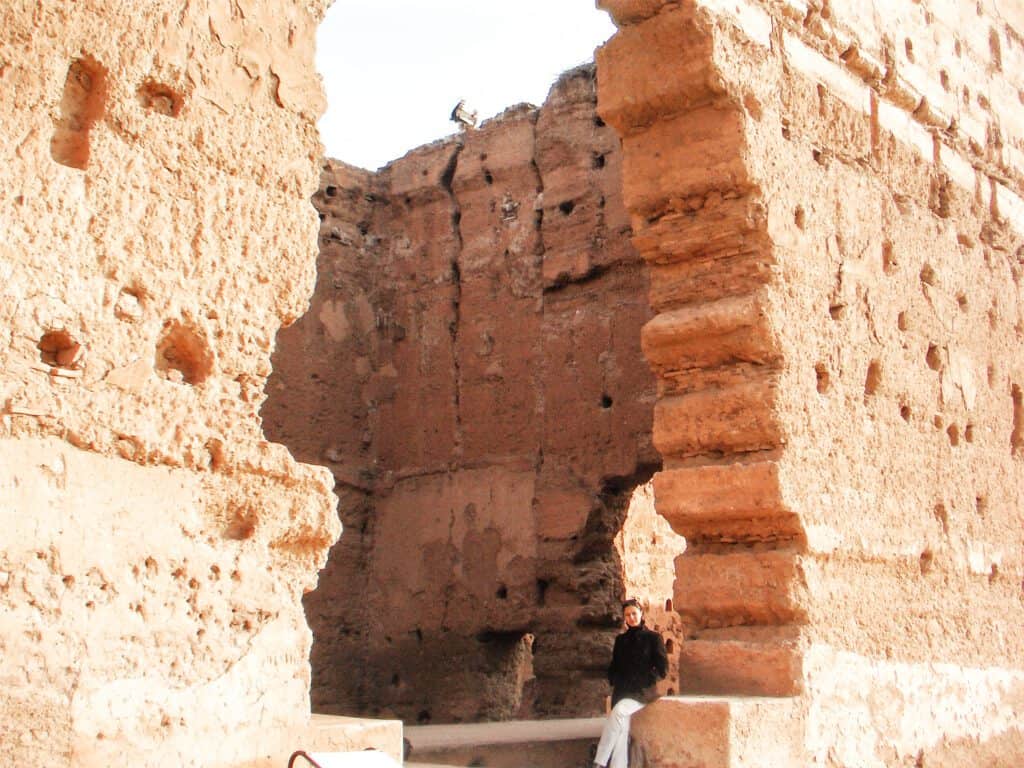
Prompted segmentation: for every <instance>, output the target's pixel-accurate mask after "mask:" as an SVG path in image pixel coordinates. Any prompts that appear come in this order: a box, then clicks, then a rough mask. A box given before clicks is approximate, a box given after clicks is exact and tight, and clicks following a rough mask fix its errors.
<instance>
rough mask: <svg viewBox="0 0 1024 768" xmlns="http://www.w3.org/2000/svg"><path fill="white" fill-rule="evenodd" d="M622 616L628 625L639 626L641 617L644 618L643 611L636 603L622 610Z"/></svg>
mask: <svg viewBox="0 0 1024 768" xmlns="http://www.w3.org/2000/svg"><path fill="white" fill-rule="evenodd" d="M622 618H623V620H625V622H626V626H627V627H639V626H640V619H642V618H643V612H642V611H641V610H640V609H639V608H637V607H636V606H635V605H627V606H626V607H625V608H624V609H623V611H622Z"/></svg>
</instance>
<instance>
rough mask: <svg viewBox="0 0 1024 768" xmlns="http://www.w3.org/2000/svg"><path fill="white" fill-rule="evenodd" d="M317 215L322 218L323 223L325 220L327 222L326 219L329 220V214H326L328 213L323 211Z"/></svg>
mask: <svg viewBox="0 0 1024 768" xmlns="http://www.w3.org/2000/svg"><path fill="white" fill-rule="evenodd" d="M317 215H318V216H319V217H320V221H321V222H323V221H324V220H325V219H326V218H327V214H326V213H324V212H323V211H321V212H320V213H319V214H317Z"/></svg>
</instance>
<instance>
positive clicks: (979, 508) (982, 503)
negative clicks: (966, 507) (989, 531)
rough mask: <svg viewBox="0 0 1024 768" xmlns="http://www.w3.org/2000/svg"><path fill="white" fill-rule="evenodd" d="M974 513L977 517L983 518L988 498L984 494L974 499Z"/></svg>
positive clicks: (986, 509)
mask: <svg viewBox="0 0 1024 768" xmlns="http://www.w3.org/2000/svg"><path fill="white" fill-rule="evenodd" d="M974 511H975V512H977V513H978V517H984V516H985V513H986V512H988V497H987V496H985V495H984V494H983V495H981V496H975V497H974Z"/></svg>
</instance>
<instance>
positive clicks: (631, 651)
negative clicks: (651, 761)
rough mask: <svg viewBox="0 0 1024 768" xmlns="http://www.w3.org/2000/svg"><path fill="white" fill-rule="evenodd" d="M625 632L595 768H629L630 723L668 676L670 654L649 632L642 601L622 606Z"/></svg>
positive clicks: (611, 674)
mask: <svg viewBox="0 0 1024 768" xmlns="http://www.w3.org/2000/svg"><path fill="white" fill-rule="evenodd" d="M622 619H623V621H624V622H625V624H626V631H625V632H623V633H622V634H620V635H619V636H618V637H616V638H615V647H614V648H613V649H612V663H611V664H610V665H609V666H608V682H609V683H611V685H612V711H611V712H610V713H609V714H608V720H607V721H605V724H604V728H603V729H602V731H601V740H600V741H599V742H598V744H597V754H596V755H594V765H595V766H596V768H606V766H607V768H626V766H627V765H628V762H629V719H630V717H632V715H633V714H634V713H636V712H637V711H638V710H640V709H643V706H644V704H647V703H649V702H651V701H654V699H656V698H657V691H656V690H655V685H656V684H657V682H658V680H659V679H661V678H663V677H665V674H666V673H667V672H668V653H666V651H665V643H664V641H663V640H662V639H661V635H659V634H658V633H657V632H655V631H653V630H650V629H647V627H646V626H645V625H644V613H643V609H642V608H641V607H640V601H639V600H636V599H629V600H626V602H624V603H623V604H622Z"/></svg>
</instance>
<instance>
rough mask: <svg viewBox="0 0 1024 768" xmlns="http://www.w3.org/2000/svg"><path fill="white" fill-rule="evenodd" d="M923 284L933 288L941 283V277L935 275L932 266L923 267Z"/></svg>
mask: <svg viewBox="0 0 1024 768" xmlns="http://www.w3.org/2000/svg"><path fill="white" fill-rule="evenodd" d="M921 282H922V283H924V284H925V285H931V286H934V285H935V284H936V283H938V282H939V276H938V275H937V274H935V270H934V269H933V268H932V265H931V264H925V265H924V266H923V267H921Z"/></svg>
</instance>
